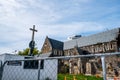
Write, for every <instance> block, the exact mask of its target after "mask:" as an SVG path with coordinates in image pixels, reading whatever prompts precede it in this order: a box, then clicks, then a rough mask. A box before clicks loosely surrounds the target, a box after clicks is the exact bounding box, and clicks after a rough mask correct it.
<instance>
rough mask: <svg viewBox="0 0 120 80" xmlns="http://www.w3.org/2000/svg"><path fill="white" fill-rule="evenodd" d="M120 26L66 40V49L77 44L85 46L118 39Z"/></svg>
mask: <svg viewBox="0 0 120 80" xmlns="http://www.w3.org/2000/svg"><path fill="white" fill-rule="evenodd" d="M119 30H120V28H116V29H112V30H108V31H105V32H101V33H97V34H94V35H90V36H84V37H80V38H78V39H73V40H69V41H66V42H64V50H67V49H71V48H74V47H75V46H78V47H83V46H88V45H93V44H97V43H103V42H110V41H113V40H116V38H117V37H118V34H119Z"/></svg>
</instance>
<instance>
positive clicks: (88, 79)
mask: <svg viewBox="0 0 120 80" xmlns="http://www.w3.org/2000/svg"><path fill="white" fill-rule="evenodd" d="M65 76H66V80H74V79H73V77H75V80H103V78H100V77H99V78H97V77H95V76H85V75H70V74H58V80H64V78H65Z"/></svg>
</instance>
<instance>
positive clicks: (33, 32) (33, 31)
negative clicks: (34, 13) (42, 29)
mask: <svg viewBox="0 0 120 80" xmlns="http://www.w3.org/2000/svg"><path fill="white" fill-rule="evenodd" d="M30 30H31V31H32V41H34V34H35V32H37V30H35V25H33V28H30Z"/></svg>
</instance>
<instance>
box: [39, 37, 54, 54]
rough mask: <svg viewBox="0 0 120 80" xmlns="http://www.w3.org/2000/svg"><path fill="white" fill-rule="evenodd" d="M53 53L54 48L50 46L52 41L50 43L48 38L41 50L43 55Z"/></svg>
mask: <svg viewBox="0 0 120 80" xmlns="http://www.w3.org/2000/svg"><path fill="white" fill-rule="evenodd" d="M51 51H52V46H51V44H50V41H49V39H48V37H46V39H45V42H44V44H43V47H42V49H41V52H42V53H48V52H51Z"/></svg>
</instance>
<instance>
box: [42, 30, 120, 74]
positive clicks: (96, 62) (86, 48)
mask: <svg viewBox="0 0 120 80" xmlns="http://www.w3.org/2000/svg"><path fill="white" fill-rule="evenodd" d="M119 51H120V28H115V29H112V30H108V31H104V32H100V33H97V34H93V35H89V36H81V35H76V36H73V37H70V40H68V41H65V42H62V41H59V40H55V39H51V38H49V37H48V36H47V37H46V39H45V41H44V44H43V46H42V49H41V52H42V55H41V56H49V57H54V56H71V55H88V54H97V53H110V52H119ZM106 62H107V64H106V65H107V68H108V69H111V72H112V71H113V69H115V68H120V59H119V56H112V57H108V58H106ZM115 62H116V63H115ZM58 65H59V66H58V68H59V72H62V69H63V67H62V66H63V65H66V66H67V67H68V69H67V70H66V71H67V72H68V73H71V74H80V73H82V74H97V73H99V71H101V60H100V58H71V59H66V60H59V64H58ZM64 71H65V70H64ZM108 73H109V72H108Z"/></svg>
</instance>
